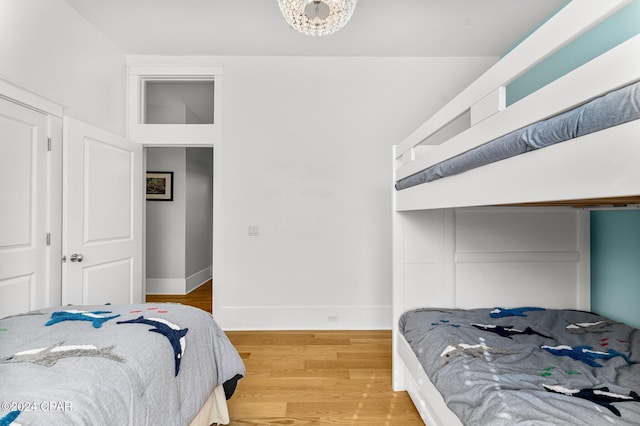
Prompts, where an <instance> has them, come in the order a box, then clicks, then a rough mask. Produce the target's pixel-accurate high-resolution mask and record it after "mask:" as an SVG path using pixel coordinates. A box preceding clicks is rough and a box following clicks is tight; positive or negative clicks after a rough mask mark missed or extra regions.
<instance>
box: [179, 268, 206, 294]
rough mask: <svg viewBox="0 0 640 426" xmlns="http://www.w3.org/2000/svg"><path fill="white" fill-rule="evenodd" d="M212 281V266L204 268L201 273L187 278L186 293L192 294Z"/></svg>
mask: <svg viewBox="0 0 640 426" xmlns="http://www.w3.org/2000/svg"><path fill="white" fill-rule="evenodd" d="M210 279H211V266H209V267H207V268H204V269H203V270H201V271H198V272H196V273H195V274H192V275H190V276H188V277H187V281H186V285H185V288H186V292H187V293H191V292H192V291H193V290H195V289H196V288H198V287H200V286H201V285H202V284H204V283H206V282H207V281H209V280H210Z"/></svg>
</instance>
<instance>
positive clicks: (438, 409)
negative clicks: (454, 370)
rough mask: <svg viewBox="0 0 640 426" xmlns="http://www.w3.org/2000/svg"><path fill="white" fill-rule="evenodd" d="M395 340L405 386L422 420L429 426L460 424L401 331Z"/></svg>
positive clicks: (453, 425)
mask: <svg viewBox="0 0 640 426" xmlns="http://www.w3.org/2000/svg"><path fill="white" fill-rule="evenodd" d="M397 342H398V353H399V355H400V359H401V360H402V362H403V363H404V366H405V367H406V369H405V371H406V373H407V374H406V376H407V377H405V386H406V388H407V392H408V393H409V396H410V397H411V400H412V401H413V403H414V405H415V406H416V409H417V410H418V412H419V413H420V417H422V421H424V423H425V424H426V425H429V426H462V423H461V422H460V419H459V418H458V416H456V415H455V414H454V413H453V411H451V410H450V409H449V407H447V404H446V403H445V402H444V399H443V398H442V395H441V394H440V392H438V390H437V389H436V387H435V386H434V384H433V383H431V381H430V380H429V377H428V376H427V373H426V372H425V371H424V369H423V368H422V365H420V361H418V358H417V357H416V355H415V354H414V353H413V350H412V349H411V347H410V346H409V343H408V342H407V341H406V339H405V338H404V336H403V335H402V334H401V333H398V334H397Z"/></svg>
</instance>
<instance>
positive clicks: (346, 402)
mask: <svg viewBox="0 0 640 426" xmlns="http://www.w3.org/2000/svg"><path fill="white" fill-rule="evenodd" d="M227 335H228V336H229V339H230V340H231V342H232V343H233V344H234V346H235V347H236V349H237V350H238V352H239V353H240V355H241V356H242V358H243V360H244V362H245V366H246V368H247V375H246V377H245V378H243V379H242V380H240V382H239V384H238V388H237V390H236V393H235V394H234V396H233V397H232V398H231V399H230V400H229V401H228V404H229V413H230V416H231V425H376V426H383V425H403V426H404V425H407V426H409V425H422V424H423V423H422V420H421V418H420V415H419V414H418V412H417V411H416V409H415V407H414V406H413V403H412V402H411V400H410V399H409V396H408V394H407V393H406V392H393V390H392V388H391V332H390V331H388V330H379V331H230V332H227Z"/></svg>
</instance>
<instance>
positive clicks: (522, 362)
mask: <svg viewBox="0 0 640 426" xmlns="http://www.w3.org/2000/svg"><path fill="white" fill-rule="evenodd" d="M400 331H401V332H402V333H403V335H404V337H405V338H406V340H407V342H408V343H409V345H410V346H411V348H412V349H413V351H414V352H415V353H416V356H417V358H418V360H419V361H420V363H421V364H422V366H423V367H424V370H425V371H426V373H427V375H428V376H429V378H430V380H431V381H432V382H433V384H434V385H435V387H436V388H437V389H438V391H439V392H440V393H441V394H442V395H443V397H444V400H445V402H446V403H447V405H448V407H449V408H450V409H451V410H452V411H453V412H454V413H455V414H456V415H457V416H458V417H459V418H460V419H461V421H462V423H464V424H469V425H489V424H490V425H513V424H527V425H533V424H535V425H555V426H558V425H593V426H601V425H608V424H615V425H629V426H630V425H638V424H640V396H639V395H638V392H640V364H638V361H640V330H638V329H635V328H632V327H630V326H628V325H625V324H623V323H618V322H614V321H611V320H608V319H607V318H605V317H602V316H599V315H596V314H594V313H589V312H581V311H571V310H569V311H562V310H541V309H540V308H516V309H499V308H497V309H495V310H493V311H492V310H490V309H474V310H460V309H417V310H413V311H409V312H407V313H405V314H403V315H402V317H401V318H400Z"/></svg>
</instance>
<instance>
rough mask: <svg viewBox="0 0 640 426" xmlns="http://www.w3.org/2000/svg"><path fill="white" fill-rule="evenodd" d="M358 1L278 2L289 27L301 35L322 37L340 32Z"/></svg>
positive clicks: (287, 0)
mask: <svg viewBox="0 0 640 426" xmlns="http://www.w3.org/2000/svg"><path fill="white" fill-rule="evenodd" d="M357 2H358V0H278V4H279V5H280V11H281V12H282V15H283V16H284V19H285V20H286V21H287V23H288V24H289V25H291V26H292V27H293V28H295V29H296V30H298V31H300V32H301V33H304V34H307V35H312V36H322V35H328V34H331V33H334V32H336V31H338V30H339V29H340V28H342V27H344V26H345V24H346V23H347V22H348V21H349V19H350V18H351V15H352V14H353V10H354V9H355V8H356V3H357Z"/></svg>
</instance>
